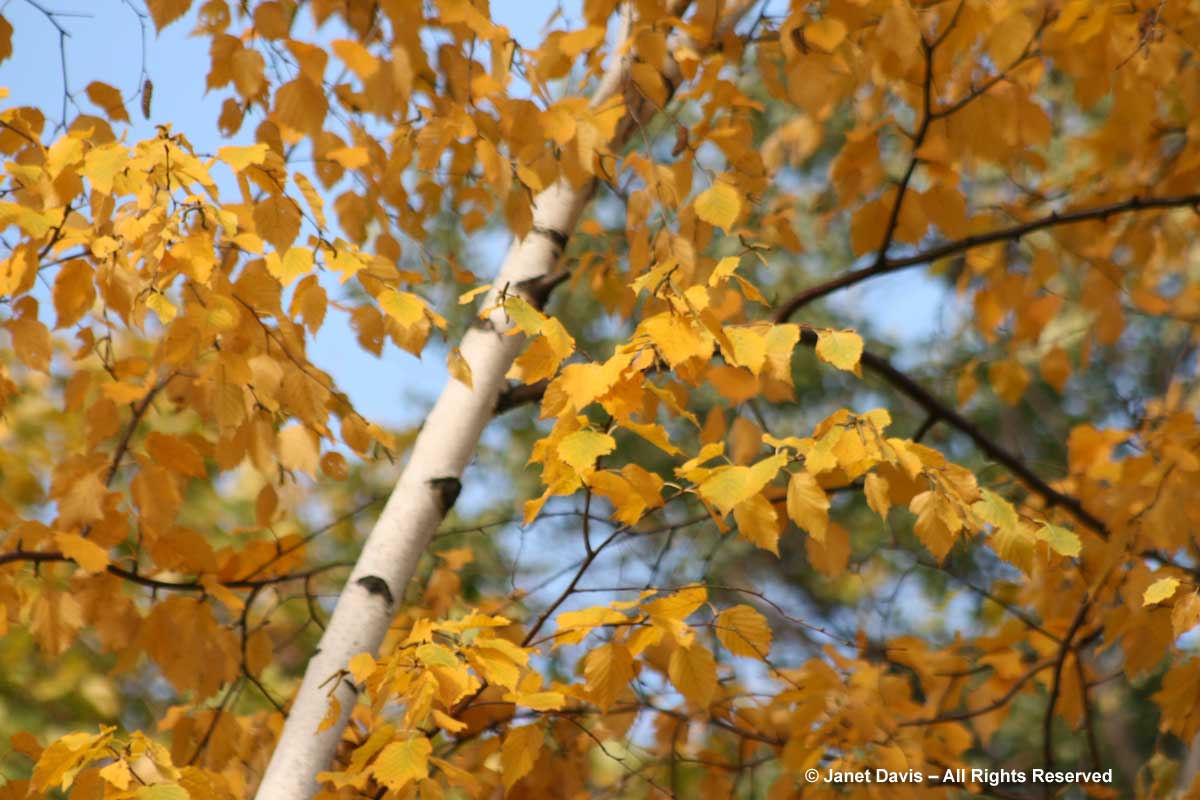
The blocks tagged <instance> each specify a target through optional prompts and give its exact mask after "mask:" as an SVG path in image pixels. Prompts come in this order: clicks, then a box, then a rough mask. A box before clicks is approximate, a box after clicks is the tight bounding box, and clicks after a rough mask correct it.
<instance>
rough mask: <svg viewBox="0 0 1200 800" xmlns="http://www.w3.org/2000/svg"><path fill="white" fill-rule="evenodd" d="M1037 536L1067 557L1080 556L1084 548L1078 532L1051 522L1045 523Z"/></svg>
mask: <svg viewBox="0 0 1200 800" xmlns="http://www.w3.org/2000/svg"><path fill="white" fill-rule="evenodd" d="M1037 538H1038V539H1041V540H1042V541H1044V542H1045V543H1046V544H1048V545H1050V549H1051V550H1053V551H1054V552H1056V553H1058V554H1059V555H1060V556H1066V557H1067V558H1076V557H1078V556H1079V553H1080V551H1081V550H1082V549H1083V543H1082V542H1081V541H1080V540H1079V535H1078V534H1077V533H1075V532H1074V531H1070V530H1067V529H1066V528H1061V527H1059V526H1058V525H1052V524H1050V523H1049V522H1047V523H1044V524H1043V525H1042V527H1041V528H1040V529H1039V530H1038V532H1037Z"/></svg>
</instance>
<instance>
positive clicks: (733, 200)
mask: <svg viewBox="0 0 1200 800" xmlns="http://www.w3.org/2000/svg"><path fill="white" fill-rule="evenodd" d="M741 213H742V196H741V194H739V193H738V190H737V189H735V188H734V187H733V186H732V185H731V184H728V183H726V182H724V181H717V182H715V183H714V184H713V185H712V186H710V187H708V188H707V189H705V190H704V191H703V192H701V193H700V195H699V196H698V197H697V198H696V216H698V217H699V218H700V219H702V220H704V221H705V222H707V223H709V224H710V225H716V226H717V227H718V228H722V229H724V230H726V231H729V230H732V229H733V225H734V223H736V222H737V218H738V217H739V216H740V215H741Z"/></svg>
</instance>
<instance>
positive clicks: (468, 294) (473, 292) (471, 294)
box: [458, 283, 492, 306]
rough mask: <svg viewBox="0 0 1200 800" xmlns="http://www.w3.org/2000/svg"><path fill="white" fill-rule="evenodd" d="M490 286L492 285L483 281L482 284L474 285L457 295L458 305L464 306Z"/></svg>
mask: <svg viewBox="0 0 1200 800" xmlns="http://www.w3.org/2000/svg"><path fill="white" fill-rule="evenodd" d="M490 288H492V285H491V284H490V283H485V284H483V285H482V286H476V287H475V288H474V289H469V290H468V291H465V292H463V293H462V294H460V295H459V296H458V304H459V305H460V306H465V305H466V304H467V303H469V302H471V301H472V300H474V299H475V298H476V297H478V296H479V295H481V294H483V293H484V292H486V291H487V290H488V289H490Z"/></svg>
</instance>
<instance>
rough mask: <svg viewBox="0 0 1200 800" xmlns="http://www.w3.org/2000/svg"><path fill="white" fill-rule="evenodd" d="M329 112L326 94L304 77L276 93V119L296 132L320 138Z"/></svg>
mask: <svg viewBox="0 0 1200 800" xmlns="http://www.w3.org/2000/svg"><path fill="white" fill-rule="evenodd" d="M328 112H329V100H328V99H327V98H326V97H325V92H324V91H323V90H322V89H321V87H320V86H319V85H318V84H317V83H316V82H314V81H312V80H311V79H309V78H308V77H306V76H304V75H301V76H300V77H298V78H296V79H295V80H292V81H288V82H287V83H285V84H284V85H283V86H280V87H279V89H278V90H276V92H275V114H274V116H275V119H276V120H277V121H278V122H279V124H281V125H286V126H287V127H289V128H291V129H292V130H294V131H298V132H300V133H304V134H307V135H309V136H313V137H316V136H319V135H320V133H321V127H322V125H323V124H324V123H325V115H326V114H327V113H328ZM260 235H261V234H260ZM264 238H265V237H264Z"/></svg>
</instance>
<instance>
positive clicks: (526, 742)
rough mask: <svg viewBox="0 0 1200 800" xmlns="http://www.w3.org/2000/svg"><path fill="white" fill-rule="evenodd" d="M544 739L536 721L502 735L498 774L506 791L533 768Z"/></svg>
mask: <svg viewBox="0 0 1200 800" xmlns="http://www.w3.org/2000/svg"><path fill="white" fill-rule="evenodd" d="M544 740H545V734H544V733H543V732H542V727H541V725H539V724H538V723H534V724H532V725H522V726H521V727H519V728H513V729H512V730H510V731H509V732H508V734H507V735H506V736H505V737H504V744H503V745H502V746H501V748H500V774H501V778H502V779H503V781H504V789H505V792H506V793H507V792H508V790H510V789H512V787H513V784H515V783H516V782H517V781H519V780H521V778H524V777H525V776H526V775H528V774H529V772H530V770H532V769H533V765H534V764H535V763H537V758H538V754H539V753H540V752H541V750H542V742H543V741H544Z"/></svg>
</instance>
